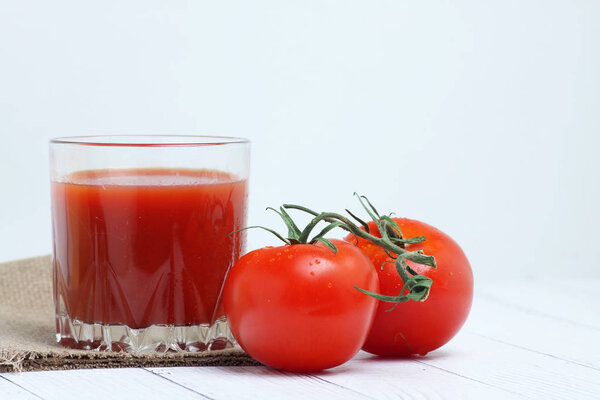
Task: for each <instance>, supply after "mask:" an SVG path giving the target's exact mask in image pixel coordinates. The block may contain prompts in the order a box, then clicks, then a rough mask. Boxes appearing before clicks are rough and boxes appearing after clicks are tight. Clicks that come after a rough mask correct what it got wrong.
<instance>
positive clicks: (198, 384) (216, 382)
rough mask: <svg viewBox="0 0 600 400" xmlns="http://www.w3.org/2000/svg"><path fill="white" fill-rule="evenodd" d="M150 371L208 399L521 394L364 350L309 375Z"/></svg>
mask: <svg viewBox="0 0 600 400" xmlns="http://www.w3.org/2000/svg"><path fill="white" fill-rule="evenodd" d="M151 370H152V372H154V373H157V374H160V375H161V376H164V377H165V378H167V379H169V380H171V381H173V382H177V383H179V384H180V385H182V386H186V387H189V388H192V389H194V390H195V391H197V392H201V393H203V394H205V395H206V396H208V397H210V398H213V399H229V398H241V399H245V398H248V399H254V398H274V399H278V398H282V397H285V398H286V399H287V398H290V399H306V398H312V397H316V396H318V395H322V396H327V398H328V399H329V398H332V399H337V398H340V399H342V398H343V399H347V398H349V399H352V398H376V399H394V398H399V397H400V398H411V399H432V398H486V399H493V398H501V399H511V398H521V396H516V395H515V394H514V393H511V392H510V391H506V390H504V389H502V388H494V387H492V386H490V385H488V384H485V383H481V382H477V381H474V380H472V379H469V378H463V377H460V376H457V375H455V374H452V373H449V372H445V371H442V370H440V369H437V368H434V367H430V366H427V365H423V364H421V363H419V362H417V361H414V360H390V359H382V358H373V357H372V356H371V355H369V354H367V353H364V352H363V353H360V354H359V356H357V357H356V358H354V359H353V360H350V361H349V362H348V363H346V364H344V365H341V366H339V367H336V368H332V369H330V370H327V371H323V372H320V373H317V374H313V375H306V374H290V373H285V372H282V371H277V370H274V369H270V368H266V367H220V368H217V367H214V368H209V369H207V368H202V367H197V368H191V367H185V368H152V369H151Z"/></svg>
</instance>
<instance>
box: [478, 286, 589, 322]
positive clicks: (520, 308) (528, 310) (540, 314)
mask: <svg viewBox="0 0 600 400" xmlns="http://www.w3.org/2000/svg"><path fill="white" fill-rule="evenodd" d="M476 298H477V299H483V300H487V301H490V302H492V303H496V304H500V305H501V306H504V307H507V308H512V309H513V310H518V311H521V312H523V313H525V314H530V315H536V316H538V317H544V318H548V319H552V320H555V321H559V322H563V323H567V324H571V325H577V326H579V327H582V328H586V329H591V330H594V331H600V328H598V327H596V326H594V325H588V324H584V323H582V322H579V321H573V320H570V319H568V318H563V317H557V316H555V315H552V314H547V313H545V312H542V311H538V310H535V309H533V308H528V307H523V306H521V305H518V304H514V303H507V302H506V301H503V300H501V299H499V298H498V297H496V296H493V295H489V294H487V293H482V292H481V291H478V292H477V294H476Z"/></svg>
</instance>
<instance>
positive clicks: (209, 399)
mask: <svg viewBox="0 0 600 400" xmlns="http://www.w3.org/2000/svg"><path fill="white" fill-rule="evenodd" d="M141 369H143V370H144V371H146V372H149V373H151V374H152V375H154V376H158V377H159V378H162V379H164V380H166V381H167V382H171V383H173V384H175V385H177V386H179V387H182V388H184V389H186V390H189V391H190V392H192V393H194V394H197V395H198V396H200V397H202V398H204V399H208V400H215V399H213V398H212V397H209V396H207V395H205V394H202V393H200V392H196V391H195V390H194V389H191V388H189V387H187V386H185V385H182V384H181V383H179V382H175V381H173V380H171V379H169V378H167V377H166V376H163V375H161V374H159V373H157V372H154V371H152V370H149V369H146V368H141Z"/></svg>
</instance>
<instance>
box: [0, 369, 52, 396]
mask: <svg viewBox="0 0 600 400" xmlns="http://www.w3.org/2000/svg"><path fill="white" fill-rule="evenodd" d="M0 399H6V400H40V399H42V398H41V397H38V396H36V395H34V394H33V393H31V392H28V391H27V390H25V389H23V388H22V387H20V386H18V385H17V384H15V383H13V382H11V381H9V380H8V379H6V378H4V377H3V376H2V375H0ZM42 400H43V399H42Z"/></svg>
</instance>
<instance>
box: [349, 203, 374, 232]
mask: <svg viewBox="0 0 600 400" xmlns="http://www.w3.org/2000/svg"><path fill="white" fill-rule="evenodd" d="M346 212H347V213H348V214H350V216H351V217H352V218H354V219H355V220H357V221H358V223H359V224H361V225H362V227H363V228H365V232H367V233H371V232H370V229H369V224H367V223H366V222H365V221H363V220H362V219H360V218H358V217H357V216H356V215H354V214H353V213H352V211H350V210H348V209H347V208H346Z"/></svg>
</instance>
